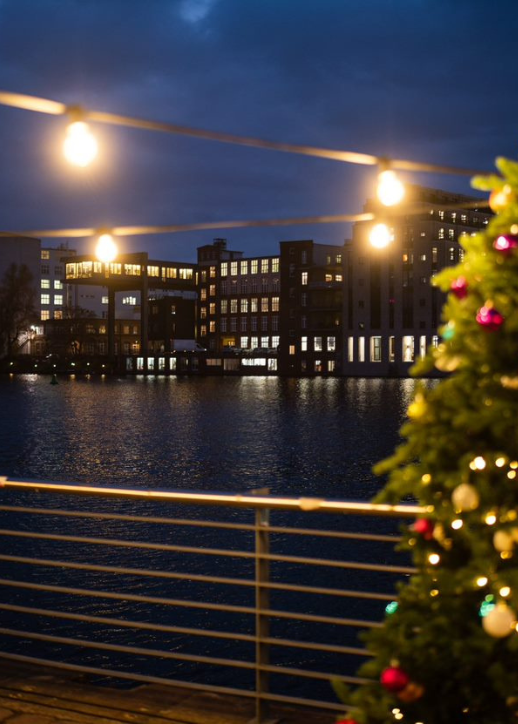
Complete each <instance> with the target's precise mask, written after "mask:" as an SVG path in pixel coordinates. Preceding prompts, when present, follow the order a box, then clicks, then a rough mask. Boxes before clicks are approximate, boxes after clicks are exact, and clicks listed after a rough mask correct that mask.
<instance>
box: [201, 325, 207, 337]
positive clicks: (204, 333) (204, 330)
mask: <svg viewBox="0 0 518 724" xmlns="http://www.w3.org/2000/svg"><path fill="white" fill-rule="evenodd" d="M200 336H201V337H206V336H207V325H206V324H202V325H201V327H200Z"/></svg>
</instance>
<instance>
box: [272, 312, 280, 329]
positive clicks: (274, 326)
mask: <svg viewBox="0 0 518 724" xmlns="http://www.w3.org/2000/svg"><path fill="white" fill-rule="evenodd" d="M278 329H279V317H278V316H277V315H275V317H272V332H277V331H278Z"/></svg>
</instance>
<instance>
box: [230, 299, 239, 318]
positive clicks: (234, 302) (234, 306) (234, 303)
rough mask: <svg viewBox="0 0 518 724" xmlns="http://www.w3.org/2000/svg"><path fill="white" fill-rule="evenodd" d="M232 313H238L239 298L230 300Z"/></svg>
mask: <svg viewBox="0 0 518 724" xmlns="http://www.w3.org/2000/svg"><path fill="white" fill-rule="evenodd" d="M230 314H237V299H231V300H230Z"/></svg>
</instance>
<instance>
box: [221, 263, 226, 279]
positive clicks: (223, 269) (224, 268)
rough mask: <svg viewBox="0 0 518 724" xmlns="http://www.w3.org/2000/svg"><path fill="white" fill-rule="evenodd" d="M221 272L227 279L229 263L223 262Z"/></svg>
mask: <svg viewBox="0 0 518 724" xmlns="http://www.w3.org/2000/svg"><path fill="white" fill-rule="evenodd" d="M220 270H221V276H222V277H226V276H227V274H228V262H226V261H222V262H221V267H220Z"/></svg>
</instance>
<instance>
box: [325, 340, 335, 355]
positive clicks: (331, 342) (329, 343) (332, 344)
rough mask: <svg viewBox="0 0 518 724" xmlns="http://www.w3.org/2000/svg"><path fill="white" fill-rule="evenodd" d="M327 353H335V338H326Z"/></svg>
mask: <svg viewBox="0 0 518 724" xmlns="http://www.w3.org/2000/svg"><path fill="white" fill-rule="evenodd" d="M327 351H328V352H336V337H328V338H327Z"/></svg>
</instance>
